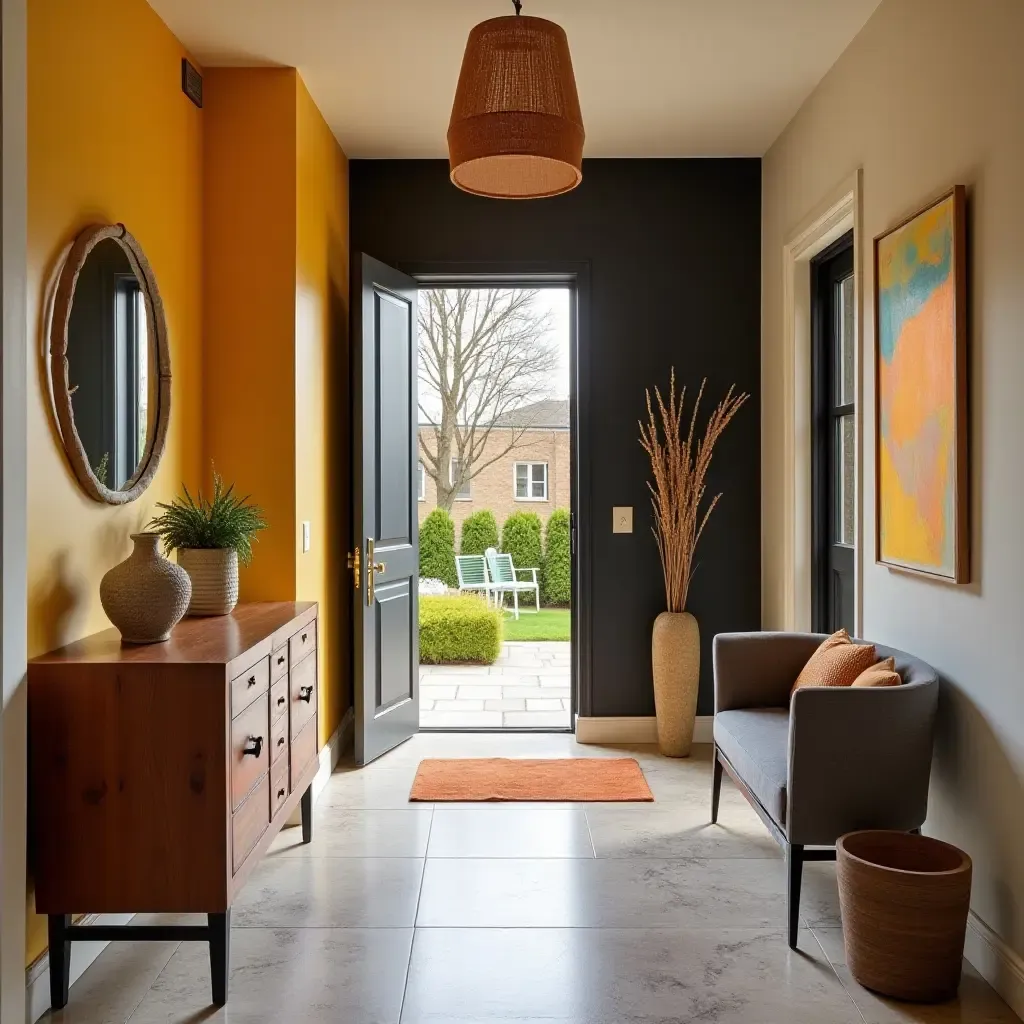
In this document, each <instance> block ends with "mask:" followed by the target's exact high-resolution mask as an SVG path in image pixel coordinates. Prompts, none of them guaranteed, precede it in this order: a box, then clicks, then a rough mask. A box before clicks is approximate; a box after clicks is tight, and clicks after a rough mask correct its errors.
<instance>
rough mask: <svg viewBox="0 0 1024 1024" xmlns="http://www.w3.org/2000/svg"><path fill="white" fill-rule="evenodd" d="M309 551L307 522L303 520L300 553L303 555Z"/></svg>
mask: <svg viewBox="0 0 1024 1024" xmlns="http://www.w3.org/2000/svg"><path fill="white" fill-rule="evenodd" d="M308 550H309V520H308V519H306V520H303V523H302V553H303V554H305V553H306V552H307V551H308Z"/></svg>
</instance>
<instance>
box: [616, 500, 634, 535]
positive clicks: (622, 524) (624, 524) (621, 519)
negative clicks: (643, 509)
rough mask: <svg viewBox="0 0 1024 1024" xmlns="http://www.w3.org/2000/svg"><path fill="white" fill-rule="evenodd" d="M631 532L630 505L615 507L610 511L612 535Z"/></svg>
mask: <svg viewBox="0 0 1024 1024" xmlns="http://www.w3.org/2000/svg"><path fill="white" fill-rule="evenodd" d="M632 532H633V507H632V505H616V506H615V507H614V508H613V509H612V533H632Z"/></svg>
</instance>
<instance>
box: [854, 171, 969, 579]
mask: <svg viewBox="0 0 1024 1024" xmlns="http://www.w3.org/2000/svg"><path fill="white" fill-rule="evenodd" d="M945 203H952V218H951V232H952V247H951V259H950V268H949V274H950V276H951V279H952V280H951V284H952V301H953V309H952V321H951V324H950V327H951V329H952V331H953V339H952V340H953V352H952V365H951V366H950V367H949V370H950V372H951V374H952V382H953V425H952V443H953V457H952V461H953V472H952V481H951V484H952V487H953V495H952V502H951V512H952V517H953V522H952V523H951V524H947V525H948V526H949V527H950V528H951V532H952V538H951V539H952V565H951V566H949V567H948V568H949V571H943V568H942V567H938V568H934V569H933V568H931V567H929V566H926V565H923V564H920V563H914V562H912V561H910V560H909V559H900V558H894V557H892V556H891V554H889V555H887V552H886V551H884V550H883V535H882V512H883V507H884V504H885V502H886V498H887V495H886V494H885V493H883V474H882V447H883V434H882V381H881V377H882V344H883V337H882V324H881V320H882V317H881V303H880V291H881V289H880V279H879V266H880V260H879V252H880V249H881V247H882V245H883V244H884V243H885V242H886V240H887V239H889V238H890V237H891V236H893V235H895V234H897V233H899V232H902V231H904V230H905V229H906V228H908V227H910V226H911V225H913V224H914V222H915V221H918V220H919V219H920V218H922V217H924V216H926V215H927V214H929V213H931V212H932V211H934V210H935V209H936V208H937V207H939V206H941V205H942V204H945ZM872 262H873V268H872V269H873V278H874V280H873V283H872V290H873V301H874V311H873V312H874V331H875V336H874V384H875V393H874V417H875V420H874V427H875V444H874V447H875V563H876V564H878V565H883V566H885V567H886V568H888V569H891V570H894V571H898V572H901V573H910V574H913V575H915V576H922V577H926V578H928V579H933V580H939V581H942V582H946V583H954V584H964V583H969V582H970V579H971V566H970V493H969V491H970V476H969V459H970V450H969V444H970V438H969V422H968V416H969V410H968V395H969V392H968V372H969V367H968V325H967V301H968V298H967V189H966V186H964V185H954V186H953V187H952V188H949V189H947V190H946V191H945V192H943V193H942V194H941V195H938V196H936V197H935V198H933V199H931V200H930V201H929V202H928V203H926V204H925V205H924V206H922V207H920V208H919V209H917V210H915V211H914V212H913V213H912V214H910V215H909V216H907V217H905V218H903V220H901V221H899V223H897V224H894V225H892V226H891V227H889V228H887V229H886V230H885V231H883V232H882V233H881V234H878V235H876V236H875V238H874V244H873V246H872Z"/></svg>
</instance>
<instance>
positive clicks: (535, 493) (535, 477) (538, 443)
mask: <svg viewBox="0 0 1024 1024" xmlns="http://www.w3.org/2000/svg"><path fill="white" fill-rule="evenodd" d="M513 434H516V435H519V436H518V439H517V441H516V445H515V447H514V448H513V449H512V450H511V451H509V452H507V453H506V454H505V455H502V456H501V457H500V458H498V459H497V460H496V461H494V462H493V463H492V464H491V465H489V466H488V467H487V468H486V469H483V470H481V471H480V473H478V474H477V475H476V476H475V477H473V479H472V481H471V482H470V485H469V494H468V495H466V496H465V497H458V498H456V499H455V502H454V504H453V505H452V510H451V515H452V519H454V520H455V538H456V545H458V540H459V537H460V535H461V529H462V521H463V520H464V519H465V518H466V517H467V516H469V515H472V514H473V513H474V512H479V511H480V510H481V509H489V510H490V511H491V512H493V513H494V517H495V519H497V521H498V530H499V531H500V530H501V527H502V524H503V523H504V522H505V520H506V519H507V518H508V517H509V516H510V515H511V514H512V513H513V512H536V513H537V515H539V516H540V518H541V521H542V522H543V523H547V519H548V516H549V515H551V513H552V512H553V511H554V510H555V509H556V508H568V507H569V495H570V480H569V472H570V452H569V403H568V401H566V400H556V401H545V402H537V403H535V404H534V405H530V406H526V407H525V408H523V409H519V410H516V412H514V413H509V414H508V415H506V416H504V417H502V418H501V420H499V421H498V424H497V425H496V426H495V427H493V428H492V430H491V434H490V436H489V437H488V439H487V444H486V445H485V447H484V452H483V456H482V458H481V459H480V460H479V462H487V461H488V460H489V459H491V458H492V457H493V455H494V454H495V453H496V452H500V451H502V450H503V449H505V448H506V447H507V446H508V444H509V441H510V440H511V438H512V436H513ZM433 436H434V435H433V428H432V427H430V426H420V445H421V446H423V445H424V444H427V445H430V446H431V448H432V447H433ZM541 467H543V468H541ZM419 479H420V482H421V487H420V501H419V521H420V522H421V523H422V522H423V520H424V519H425V518H426V517H427V515H428V514H429V513H430V512H431V511H432V510H433V509H434V508H436V507H437V489H436V487H435V486H434V481H433V480H431V479H430V477H429V476H428V475H427V474H426V473H425V472H423V470H422V463H421V469H420V475H419ZM541 495H543V497H542V496H541Z"/></svg>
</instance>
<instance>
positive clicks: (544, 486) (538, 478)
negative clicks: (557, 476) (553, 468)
mask: <svg viewBox="0 0 1024 1024" xmlns="http://www.w3.org/2000/svg"><path fill="white" fill-rule="evenodd" d="M514 479H515V489H514V492H513V493H514V494H515V498H516V501H547V500H548V464H547V463H546V462H517V463H516V465H515V477H514Z"/></svg>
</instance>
